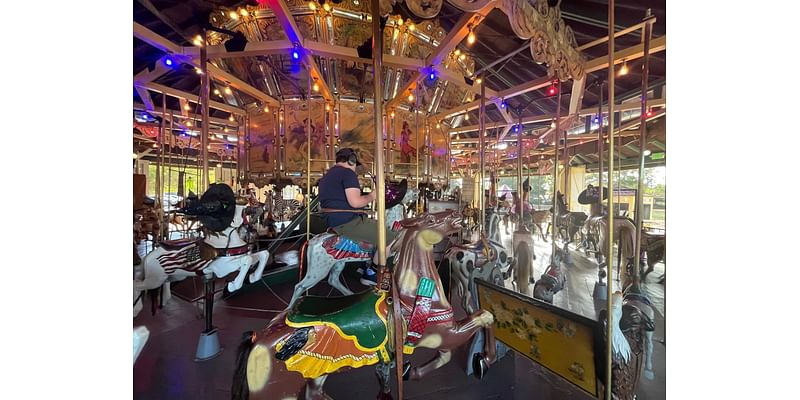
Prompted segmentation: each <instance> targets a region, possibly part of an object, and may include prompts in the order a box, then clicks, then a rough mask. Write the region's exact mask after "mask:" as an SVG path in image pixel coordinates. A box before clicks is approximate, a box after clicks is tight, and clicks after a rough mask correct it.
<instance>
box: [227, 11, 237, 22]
mask: <svg viewBox="0 0 800 400" xmlns="http://www.w3.org/2000/svg"><path fill="white" fill-rule="evenodd" d="M229 15H230V16H231V19H232V20H234V21H236V20H238V19H239V14H236V11H231V12H230V14H229Z"/></svg>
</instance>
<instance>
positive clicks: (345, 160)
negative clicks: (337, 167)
mask: <svg viewBox="0 0 800 400" xmlns="http://www.w3.org/2000/svg"><path fill="white" fill-rule="evenodd" d="M349 159H350V157H349V156H336V162H337V163H340V162H347V160H349Z"/></svg>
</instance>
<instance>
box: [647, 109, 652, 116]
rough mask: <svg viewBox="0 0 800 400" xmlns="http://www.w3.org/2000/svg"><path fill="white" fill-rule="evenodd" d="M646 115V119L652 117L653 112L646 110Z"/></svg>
mask: <svg viewBox="0 0 800 400" xmlns="http://www.w3.org/2000/svg"><path fill="white" fill-rule="evenodd" d="M646 115H647V117H648V118H649V117H652V116H653V110H650V109H648V110H647V114H646Z"/></svg>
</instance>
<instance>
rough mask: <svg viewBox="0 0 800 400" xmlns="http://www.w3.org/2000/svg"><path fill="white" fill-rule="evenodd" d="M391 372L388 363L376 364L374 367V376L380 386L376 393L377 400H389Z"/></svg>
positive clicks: (390, 395)
mask: <svg viewBox="0 0 800 400" xmlns="http://www.w3.org/2000/svg"><path fill="white" fill-rule="evenodd" d="M391 370H392V365H391V364H389V363H378V365H377V366H376V367H375V376H377V377H378V384H379V385H380V386H381V391H380V392H379V393H378V400H391V398H392V387H391V381H392V377H391V375H390V372H391Z"/></svg>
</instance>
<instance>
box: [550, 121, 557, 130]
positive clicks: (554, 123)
mask: <svg viewBox="0 0 800 400" xmlns="http://www.w3.org/2000/svg"><path fill="white" fill-rule="evenodd" d="M550 127H551V128H553V129H555V127H556V121H555V120H554V121H553V122H550Z"/></svg>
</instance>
